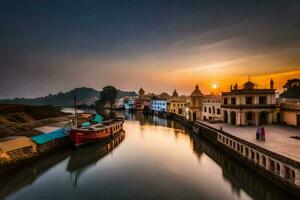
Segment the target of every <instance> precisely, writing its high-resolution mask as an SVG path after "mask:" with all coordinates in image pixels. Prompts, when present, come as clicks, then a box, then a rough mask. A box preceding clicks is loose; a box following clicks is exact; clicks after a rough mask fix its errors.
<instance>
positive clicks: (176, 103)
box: [167, 89, 186, 117]
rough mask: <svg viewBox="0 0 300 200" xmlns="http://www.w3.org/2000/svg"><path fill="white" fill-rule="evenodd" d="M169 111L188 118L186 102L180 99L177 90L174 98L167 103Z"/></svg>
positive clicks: (173, 95)
mask: <svg viewBox="0 0 300 200" xmlns="http://www.w3.org/2000/svg"><path fill="white" fill-rule="evenodd" d="M167 111H168V112H170V113H175V114H177V115H180V116H183V117H186V100H185V98H181V97H179V95H178V93H177V91H176V89H175V90H174V92H173V94H172V98H171V99H169V100H168V102H167Z"/></svg>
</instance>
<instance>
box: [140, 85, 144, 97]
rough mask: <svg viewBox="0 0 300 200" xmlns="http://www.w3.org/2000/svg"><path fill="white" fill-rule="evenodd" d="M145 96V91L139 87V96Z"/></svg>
mask: <svg viewBox="0 0 300 200" xmlns="http://www.w3.org/2000/svg"><path fill="white" fill-rule="evenodd" d="M144 95H145V90H144V89H143V88H142V87H141V88H140V90H139V96H144Z"/></svg>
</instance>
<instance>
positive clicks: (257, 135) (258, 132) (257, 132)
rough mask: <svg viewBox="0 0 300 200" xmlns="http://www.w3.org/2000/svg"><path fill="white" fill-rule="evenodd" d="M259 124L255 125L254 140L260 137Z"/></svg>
mask: <svg viewBox="0 0 300 200" xmlns="http://www.w3.org/2000/svg"><path fill="white" fill-rule="evenodd" d="M259 126H260V125H258V126H257V128H256V140H259V137H260V127H259Z"/></svg>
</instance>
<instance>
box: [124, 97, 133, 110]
mask: <svg viewBox="0 0 300 200" xmlns="http://www.w3.org/2000/svg"><path fill="white" fill-rule="evenodd" d="M124 108H125V110H132V109H134V99H133V98H127V99H124Z"/></svg>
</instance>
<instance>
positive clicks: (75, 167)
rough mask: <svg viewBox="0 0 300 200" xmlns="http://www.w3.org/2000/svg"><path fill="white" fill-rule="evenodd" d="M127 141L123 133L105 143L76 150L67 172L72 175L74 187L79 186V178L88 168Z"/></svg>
mask: <svg viewBox="0 0 300 200" xmlns="http://www.w3.org/2000/svg"><path fill="white" fill-rule="evenodd" d="M124 139H125V132H124V131H122V132H121V133H119V134H118V135H116V136H115V137H114V138H112V139H110V140H107V141H105V142H103V143H97V144H92V145H87V146H83V147H81V148H79V149H76V150H75V151H74V152H73V153H72V155H71V157H70V159H69V162H68V166H67V171H69V172H70V173H71V177H72V182H73V184H74V186H76V185H77V181H78V179H79V176H80V175H81V174H82V173H84V171H86V170H87V169H88V168H90V167H92V166H93V165H94V164H95V163H96V162H97V161H98V160H100V159H101V158H103V157H104V156H106V155H108V154H109V153H111V152H112V151H113V150H114V148H116V147H117V146H118V145H119V144H120V143H121V142H122V141H123V140H124Z"/></svg>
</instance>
